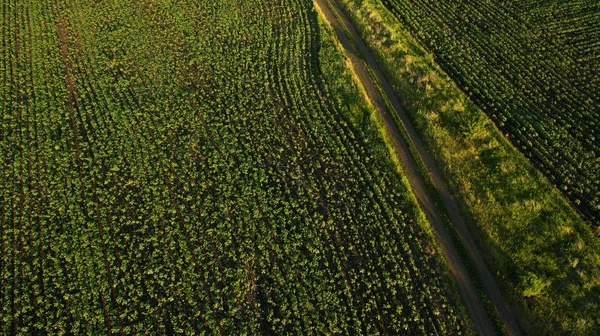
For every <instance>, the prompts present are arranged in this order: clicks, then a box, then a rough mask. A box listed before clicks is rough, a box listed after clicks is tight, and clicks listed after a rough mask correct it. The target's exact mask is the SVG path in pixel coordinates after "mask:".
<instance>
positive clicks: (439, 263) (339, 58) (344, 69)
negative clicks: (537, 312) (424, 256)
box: [319, 16, 474, 334]
mask: <svg viewBox="0 0 600 336" xmlns="http://www.w3.org/2000/svg"><path fill="white" fill-rule="evenodd" d="M319 26H320V32H321V39H320V47H321V50H320V53H319V58H320V64H321V69H322V72H323V78H324V80H325V83H326V86H327V91H328V92H330V93H331V94H332V96H333V97H335V99H339V100H340V104H339V105H340V106H346V107H347V108H346V109H343V112H344V117H346V118H347V119H348V121H349V122H350V125H351V126H352V127H354V128H355V129H356V130H357V131H358V132H360V133H362V134H363V136H364V137H365V138H366V139H368V140H369V142H370V146H371V147H372V148H373V149H374V151H375V153H376V155H375V158H376V160H378V161H379V162H381V163H382V165H383V166H385V167H386V169H385V170H386V171H388V172H392V173H393V174H395V175H396V176H395V179H396V180H397V181H399V182H400V183H401V185H402V189H403V190H406V192H405V198H406V199H407V200H409V201H410V202H409V203H410V204H408V205H409V209H410V211H411V212H413V213H414V214H415V217H416V219H417V220H416V222H417V224H418V225H419V228H420V229H421V230H422V231H423V232H425V233H426V235H427V236H426V240H427V241H428V244H430V245H431V246H432V247H433V250H435V251H439V250H441V249H440V248H439V246H438V245H437V244H436V243H435V238H434V233H433V232H432V231H431V227H430V226H429V224H428V222H427V219H426V217H425V214H424V213H423V212H422V211H421V210H420V208H419V206H418V201H417V199H416V197H415V195H414V194H413V193H412V191H411V188H410V183H409V181H408V180H407V179H406V177H405V174H404V172H403V170H402V165H401V163H400V160H399V158H398V157H397V155H396V154H395V151H394V149H393V147H392V145H391V141H390V140H388V139H387V138H386V137H385V131H384V126H383V123H382V122H381V121H380V119H379V116H378V114H377V112H376V111H375V108H374V107H373V106H372V105H371V103H370V102H369V101H368V99H366V93H364V92H363V91H362V90H361V88H360V87H359V85H358V84H357V83H358V79H357V78H356V76H355V75H354V74H353V73H352V71H351V70H350V65H349V61H348V60H347V58H346V57H345V55H344V54H343V52H342V50H341V47H340V46H339V45H338V42H337V39H336V38H335V35H334V33H333V31H332V30H331V29H330V27H329V26H328V25H327V23H326V22H324V21H323V19H322V18H321V17H320V16H319ZM390 157H391V160H390ZM435 260H436V263H435V269H436V271H437V272H438V273H439V274H440V275H441V277H442V280H443V281H442V284H441V285H442V286H443V287H445V288H444V289H445V291H446V295H447V297H448V298H449V300H450V302H452V303H454V306H455V307H457V309H458V311H457V312H456V318H458V319H460V320H462V321H464V325H465V326H466V328H467V334H474V326H473V325H472V322H471V320H470V318H469V315H468V313H467V311H466V308H465V307H464V305H463V303H462V301H461V300H462V299H461V297H460V294H459V291H458V288H457V287H456V283H455V282H454V278H453V277H452V274H451V273H450V270H449V269H448V267H447V265H446V264H445V263H444V262H443V257H441V255H440V256H439V257H436V258H435Z"/></svg>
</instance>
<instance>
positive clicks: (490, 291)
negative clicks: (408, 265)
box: [313, 0, 521, 335]
mask: <svg viewBox="0 0 600 336" xmlns="http://www.w3.org/2000/svg"><path fill="white" fill-rule="evenodd" d="M313 1H314V3H315V6H316V7H317V9H319V11H320V12H321V14H322V15H323V16H324V18H325V19H326V21H327V22H328V23H329V25H330V26H331V27H332V28H333V30H334V31H335V33H336V35H337V37H338V40H339V42H340V43H341V45H342V47H343V49H344V53H345V54H346V56H347V57H348V58H349V60H350V63H351V66H352V68H353V69H352V70H353V71H354V73H355V74H356V75H357V76H358V78H359V80H360V84H361V85H362V87H363V88H364V90H365V92H366V94H367V96H368V98H369V100H370V101H371V102H372V103H373V105H374V107H375V109H376V110H377V112H378V113H379V115H380V117H381V119H382V120H383V122H384V126H385V130H386V132H387V134H388V136H389V138H390V139H391V141H392V145H393V147H394V149H395V150H396V152H397V153H398V155H399V157H400V159H401V161H402V164H403V167H404V170H405V172H406V176H407V177H408V180H409V181H410V184H411V186H412V188H413V191H414V193H415V195H416V197H417V199H418V201H419V203H420V205H421V207H422V209H423V210H424V212H425V214H426V216H427V219H428V220H429V222H430V223H431V226H432V228H433V231H434V233H435V235H436V238H437V240H438V243H439V245H440V247H441V249H442V253H443V254H444V256H445V258H446V260H447V262H448V266H449V269H450V271H451V273H452V275H453V276H454V278H455V279H456V282H457V285H458V289H459V290H460V294H461V295H462V297H463V301H464V302H465V305H466V306H467V309H468V310H469V313H470V314H471V317H472V319H473V322H474V324H475V326H476V328H477V331H478V332H479V334H481V335H494V334H496V330H495V328H494V326H493V323H492V321H491V319H490V317H489V315H488V313H487V311H486V310H485V308H484V304H483V302H482V301H481V298H480V297H479V295H478V293H477V290H476V288H475V286H474V285H473V282H472V281H471V279H470V277H469V273H468V272H467V269H466V267H465V265H464V264H463V262H462V261H461V259H460V255H459V253H458V251H457V249H456V247H455V246H454V243H453V241H452V238H451V235H450V234H449V233H448V230H447V229H446V226H445V224H444V220H443V218H442V216H441V214H440V212H439V210H438V209H437V208H436V206H435V202H434V201H433V198H432V197H431V195H430V194H429V192H428V190H427V188H426V184H425V180H424V178H423V176H421V173H420V171H419V169H418V165H417V163H416V162H415V159H414V158H413V157H412V155H411V153H410V150H409V147H408V145H407V143H406V142H405V141H404V140H403V139H402V137H401V136H400V132H399V131H398V129H397V127H396V124H395V123H394V121H393V119H392V117H391V115H390V113H397V114H398V116H399V117H400V119H401V121H402V123H403V124H404V125H403V126H404V128H405V129H406V132H407V133H408V136H409V137H410V140H411V141H412V143H413V144H414V146H415V147H416V149H417V152H418V153H419V157H420V160H421V161H422V162H423V164H424V165H425V167H426V169H427V171H428V173H429V177H430V178H431V180H432V181H433V184H434V186H435V188H436V189H437V192H438V194H439V196H440V198H441V200H442V203H443V205H444V207H445V210H446V212H447V214H448V216H449V217H450V220H451V222H452V224H453V225H454V227H455V229H456V231H457V233H458V236H459V238H460V240H461V242H462V244H463V245H464V247H465V250H466V251H467V253H468V254H469V257H470V258H471V263H472V264H473V266H474V268H475V271H476V272H477V274H478V276H479V278H480V280H481V283H482V285H483V287H484V290H485V292H486V293H487V296H488V297H489V299H490V301H491V302H492V304H493V305H494V306H495V307H496V309H497V311H498V313H499V316H500V319H501V321H502V323H503V324H504V329H505V331H506V332H507V333H508V334H510V335H520V334H521V332H520V329H519V327H518V324H517V322H516V319H515V317H514V315H513V313H512V311H511V310H510V308H509V306H508V304H507V302H506V300H505V299H504V297H503V296H502V294H501V293H500V290H499V288H498V285H497V284H496V281H495V279H494V277H493V276H492V274H491V273H490V271H489V269H488V267H487V265H486V264H485V262H484V261H483V258H482V257H481V254H480V253H479V251H478V250H477V246H476V245H475V241H474V240H473V237H472V236H471V234H470V232H469V228H468V227H467V223H466V221H465V220H464V218H463V217H462V215H461V213H460V211H459V209H458V205H457V204H456V202H455V201H454V199H453V198H452V196H451V195H450V191H449V189H448V185H447V184H446V183H445V182H444V180H443V179H442V175H441V173H440V172H439V170H438V169H437V168H436V167H435V165H434V161H433V158H432V157H431V155H430V154H429V153H428V151H427V148H426V146H425V144H424V143H423V141H422V140H421V139H420V137H419V135H418V134H417V132H416V131H415V129H414V127H413V126H412V123H411V122H410V120H409V118H408V116H407V114H406V113H405V112H404V110H403V109H402V106H401V104H400V101H399V100H398V99H397V97H396V96H395V94H394V92H393V90H392V87H391V86H390V85H389V83H388V82H387V80H386V79H385V77H384V76H383V73H382V72H381V70H380V69H379V66H378V65H377V62H376V60H375V58H374V57H373V55H372V54H371V52H370V51H369V49H368V48H367V46H366V45H365V44H364V43H363V41H362V40H361V38H360V36H359V35H358V33H357V32H356V30H355V29H354V27H353V26H352V24H351V23H350V21H349V20H348V19H347V17H346V16H345V14H344V13H343V12H342V10H341V9H340V7H339V5H338V4H337V2H336V1H335V0H313ZM334 12H335V14H334ZM346 32H347V33H349V35H350V36H348V35H347V33H346ZM357 49H358V50H357ZM359 54H360V55H362V57H363V58H362V59H361V57H360V56H359ZM367 67H368V68H367ZM369 70H371V73H372V74H373V75H374V76H375V78H372V77H371V75H370V73H369ZM375 81H377V83H378V84H379V86H380V87H381V89H382V90H383V93H384V94H385V95H386V98H387V99H388V101H389V102H390V103H391V105H392V107H393V108H394V111H389V110H388V108H387V105H386V103H385V101H384V98H383V97H382V96H381V93H380V91H379V90H378V88H377V85H376V84H375Z"/></svg>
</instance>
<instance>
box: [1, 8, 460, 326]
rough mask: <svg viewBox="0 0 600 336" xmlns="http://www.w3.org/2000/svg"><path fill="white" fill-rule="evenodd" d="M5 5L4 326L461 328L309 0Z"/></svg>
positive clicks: (434, 264)
mask: <svg viewBox="0 0 600 336" xmlns="http://www.w3.org/2000/svg"><path fill="white" fill-rule="evenodd" d="M0 8H1V10H2V20H1V29H2V32H1V34H2V42H3V43H2V45H1V48H2V50H1V51H2V52H1V53H0V57H1V63H0V64H1V66H2V69H1V70H2V71H0V83H1V85H2V93H1V94H2V95H3V99H2V102H3V106H2V107H3V108H2V113H3V114H2V118H1V119H0V120H1V123H0V126H1V127H0V153H1V154H0V171H1V172H2V176H0V179H1V180H2V184H1V186H0V209H1V218H0V220H1V227H0V233H1V236H0V242H1V245H0V246H1V250H0V261H1V264H0V300H1V301H0V307H1V308H0V309H1V310H0V318H1V319H2V323H0V326H2V328H3V330H2V331H3V333H6V334H19V333H23V334H24V333H51V334H55V333H56V334H82V333H85V334H109V333H118V334H135V333H144V334H165V333H167V334H173V333H177V334H180V333H186V334H201V333H209V334H215V333H217V334H219V333H220V334H239V333H242V332H246V333H249V334H265V333H271V332H275V333H288V332H294V333H306V332H307V331H312V332H323V333H334V332H343V333H347V334H356V333H369V334H374V333H386V334H397V333H401V332H404V333H412V334H443V335H446V334H459V333H462V332H463V331H464V329H465V327H464V325H465V324H464V321H459V320H457V314H456V313H455V309H456V307H455V306H454V305H453V304H451V303H450V302H449V300H448V299H447V298H446V292H445V290H446V289H445V288H446V286H445V285H443V284H442V283H441V277H440V275H439V274H438V266H437V265H438V264H439V260H438V259H437V258H438V257H437V256H433V255H431V251H432V249H431V248H430V246H428V243H427V239H428V238H427V237H426V236H425V235H424V234H423V233H422V232H421V231H420V229H419V226H418V225H416V224H415V222H414V216H415V215H414V214H413V213H412V210H410V209H411V207H410V206H408V205H407V204H408V202H409V200H408V199H407V196H406V194H405V193H406V190H404V187H403V186H402V185H401V184H400V183H399V182H398V178H397V176H396V175H395V174H394V173H392V172H389V171H388V170H386V165H385V164H382V163H381V162H378V158H376V157H375V156H374V155H373V154H372V152H373V151H372V148H371V147H370V146H371V145H370V144H369V142H368V141H367V139H364V138H362V136H361V135H360V134H359V133H357V132H356V131H355V130H354V128H353V126H352V125H351V124H349V123H348V122H347V120H346V118H345V117H344V114H343V109H342V107H340V106H337V105H336V104H335V103H333V101H335V100H334V99H330V97H329V93H328V92H327V90H326V89H324V87H326V84H325V83H322V79H321V77H320V76H321V75H320V72H319V71H320V70H319V62H318V49H319V36H318V26H317V22H316V17H315V13H314V12H313V11H312V4H311V2H310V1H308V0H289V1H280V0H242V1H240V0H235V1H233V0H231V1H229V0H223V1H200V0H187V1H178V2H171V1H151V0H134V1H120V0H105V1H95V0H80V1H62V0H56V1H16V0H14V1H9V0H7V1H3V2H2V3H1V5H0Z"/></svg>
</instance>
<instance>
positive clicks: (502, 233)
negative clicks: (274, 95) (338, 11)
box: [339, 0, 600, 335]
mask: <svg viewBox="0 0 600 336" xmlns="http://www.w3.org/2000/svg"><path fill="white" fill-rule="evenodd" d="M339 2H340V3H342V4H343V6H344V8H345V10H346V12H347V13H348V15H349V16H350V17H351V19H352V21H353V22H354V23H355V26H356V27H357V28H358V30H359V32H360V33H361V36H362V37H363V38H364V39H365V41H366V42H367V43H368V45H369V46H370V47H371V49H372V51H373V53H374V54H375V56H376V57H377V59H378V61H379V64H380V66H381V67H382V68H383V70H384V72H385V73H386V77H387V78H388V80H390V81H391V83H392V85H393V87H394V90H395V91H396V93H397V96H398V97H399V98H400V99H401V101H402V104H403V107H404V108H405V110H406V112H407V113H408V114H409V116H410V117H411V119H412V120H413V122H414V125H415V127H416V128H417V130H418V131H419V132H420V133H421V135H422V136H423V139H424V140H425V142H426V143H427V144H428V146H429V149H430V151H431V153H432V154H433V155H434V158H435V159H436V162H437V164H438V167H440V168H442V170H443V173H444V175H445V177H446V180H447V181H448V182H449V184H450V187H451V190H452V192H453V194H454V195H455V197H456V199H457V201H458V202H459V204H460V205H461V208H462V209H461V210H462V211H463V212H464V214H465V215H466V216H467V217H468V218H469V219H470V222H471V223H472V227H473V229H472V233H473V234H474V235H475V236H476V240H477V242H478V245H479V248H480V251H481V252H482V253H483V254H484V255H485V258H486V260H487V261H488V266H489V267H490V268H491V269H492V271H493V273H494V274H496V275H497V280H498V281H499V283H500V285H501V287H502V289H503V290H504V293H505V294H506V297H507V298H508V299H509V301H510V302H511V303H512V305H513V308H514V309H515V311H516V312H517V316H518V317H519V319H520V320H521V324H522V327H523V328H524V330H525V331H526V332H527V333H530V334H539V335H547V334H553V333H563V334H577V335H589V334H597V333H598V328H599V327H600V314H599V312H600V305H599V302H600V293H599V292H598V288H600V287H599V286H600V282H599V280H598V279H600V242H599V241H598V238H597V237H595V236H594V233H593V232H592V230H590V228H589V225H587V224H588V223H586V222H584V220H582V218H581V217H580V216H578V214H577V213H576V212H575V210H574V209H573V208H572V207H571V206H570V205H569V204H568V203H567V202H566V201H565V199H564V198H563V197H562V195H561V194H560V193H559V191H558V190H557V189H556V188H554V187H553V186H552V184H551V181H548V180H546V179H545V178H544V176H542V175H541V174H540V173H539V172H538V171H537V170H536V169H535V167H533V165H532V164H531V162H530V161H529V160H528V159H527V158H526V157H524V156H523V155H522V154H521V153H519V152H518V151H517V150H516V149H515V148H514V147H513V146H512V145H511V144H510V142H509V141H507V135H506V133H501V132H499V131H498V130H497V129H496V127H495V125H494V124H493V123H492V122H490V120H489V118H486V116H485V114H484V113H483V112H482V111H481V110H480V109H479V108H478V107H477V106H476V105H475V104H473V103H472V102H471V100H470V99H469V97H468V95H466V94H465V93H464V92H462V91H461V90H460V88H459V87H457V85H456V83H454V82H453V81H452V78H449V77H448V76H447V75H446V74H445V73H444V71H442V70H441V69H440V68H439V66H437V65H436V64H435V63H434V62H433V61H432V59H431V57H430V55H431V54H429V53H427V52H426V51H425V50H424V49H423V48H421V47H419V45H418V43H417V42H416V41H415V40H414V38H413V37H411V34H410V32H411V31H410V30H409V29H407V27H406V26H405V25H404V24H403V23H401V22H400V21H399V20H398V17H397V14H394V13H392V12H390V11H389V10H388V9H387V7H385V6H384V5H383V4H382V2H381V1H379V0H362V1H356V0H340V1H339ZM472 3H473V2H472ZM565 3H566V2H565ZM568 3H572V4H577V3H579V4H581V2H577V1H574V2H568ZM460 4H461V6H462V5H465V3H463V2H461V3H460ZM473 4H474V3H473ZM487 4H490V3H487ZM540 4H541V2H540ZM419 5H420V3H419ZM457 5H458V3H457ZM425 17H426V15H425ZM419 20H420V19H419ZM469 88H470V90H472V88H474V86H472V85H469ZM474 114H479V115H480V118H477V119H476V120H479V121H481V120H483V122H484V124H485V127H483V128H476V129H478V130H480V131H478V132H469V131H468V130H469V128H468V127H465V126H464V125H468V121H469V116H472V115H474ZM498 125H500V124H498ZM461 126H462V127H461ZM461 129H462V130H466V132H461ZM533 148H535V147H533ZM588 171H591V170H588ZM592 175H593V173H592ZM528 272H531V273H533V274H537V275H542V274H543V275H544V277H543V279H545V280H548V281H551V285H548V286H547V287H545V288H544V290H543V291H542V292H541V293H540V294H539V295H537V296H532V297H525V296H524V292H523V290H524V288H523V286H522V283H523V282H522V280H523V279H522V276H523V275H524V274H528Z"/></svg>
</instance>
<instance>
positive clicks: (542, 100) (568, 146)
mask: <svg viewBox="0 0 600 336" xmlns="http://www.w3.org/2000/svg"><path fill="white" fill-rule="evenodd" d="M382 3H383V4H384V5H385V6H386V7H387V8H388V9H389V10H391V11H392V12H393V13H394V15H396V17H397V18H398V19H399V20H400V21H401V22H402V23H403V24H404V25H405V26H406V27H407V28H408V30H410V31H411V33H412V35H413V36H415V37H416V38H417V39H418V40H419V41H420V42H421V43H423V45H424V46H426V47H427V48H428V49H429V50H430V51H431V52H432V53H433V54H434V55H435V57H436V59H437V61H438V62H439V63H440V64H441V65H442V67H443V68H444V70H445V71H446V72H447V73H448V74H449V75H450V76H451V77H452V78H453V79H454V81H456V83H458V85H459V86H460V87H461V88H462V89H463V91H465V92H466V93H467V94H468V95H469V96H470V97H471V98H472V99H473V100H474V101H475V102H476V103H477V104H478V105H480V106H481V108H482V109H483V110H484V111H485V112H487V113H488V114H489V115H490V116H491V117H492V119H493V120H494V121H495V122H496V124H497V125H498V126H499V127H500V128H501V129H502V130H503V131H504V132H505V133H507V134H508V136H509V137H510V139H511V141H512V142H513V143H514V144H515V145H516V146H517V147H519V148H520V149H521V150H522V151H523V152H524V153H525V154H526V155H527V156H528V157H530V158H531V159H532V161H533V162H534V163H535V164H536V165H537V167H538V168H539V169H540V170H541V171H542V172H543V173H544V174H545V175H546V176H547V177H548V178H549V179H550V180H551V181H552V182H553V183H554V184H555V185H556V186H558V187H559V189H561V191H563V193H564V194H565V195H566V196H567V198H568V199H569V200H570V201H571V202H572V203H573V204H574V205H575V206H577V207H578V208H579V210H581V212H582V213H583V214H584V216H585V218H586V219H587V220H589V221H591V222H592V223H596V224H595V225H597V223H600V71H599V70H600V33H599V32H600V28H599V27H600V7H599V5H598V3H597V1H560V2H557V1H535V0H530V1H509V0H506V1H500V2H491V1H473V0H465V1H455V0H440V1H421V0H418V1H417V0H382ZM474 127H477V125H474Z"/></svg>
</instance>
